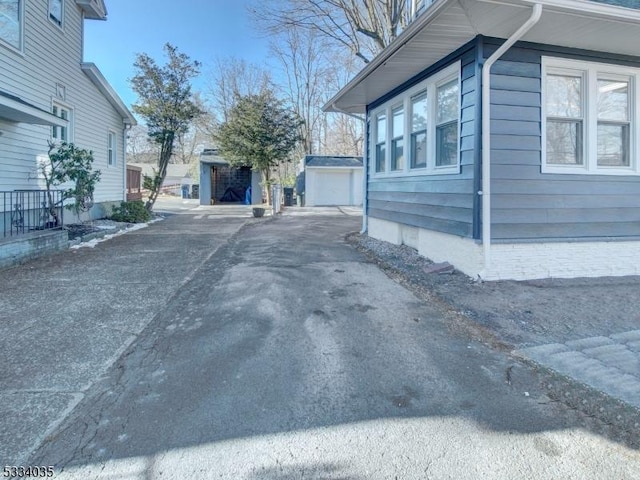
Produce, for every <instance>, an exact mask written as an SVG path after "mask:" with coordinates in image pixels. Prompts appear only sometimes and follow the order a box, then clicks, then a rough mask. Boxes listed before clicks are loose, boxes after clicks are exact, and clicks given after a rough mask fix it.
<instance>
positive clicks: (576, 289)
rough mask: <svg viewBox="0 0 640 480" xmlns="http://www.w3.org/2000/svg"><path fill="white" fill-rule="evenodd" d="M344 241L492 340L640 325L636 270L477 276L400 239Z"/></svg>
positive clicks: (571, 335) (567, 336)
mask: <svg viewBox="0 0 640 480" xmlns="http://www.w3.org/2000/svg"><path fill="white" fill-rule="evenodd" d="M347 241H348V242H349V243H351V244H352V245H354V246H355V247H356V248H358V249H359V250H361V251H362V252H364V253H365V254H367V255H368V256H369V258H370V259H371V260H372V261H374V262H375V263H377V264H378V265H379V266H380V267H381V268H383V270H385V271H386V272H387V273H388V274H390V275H391V276H393V277H395V278H396V279H398V280H399V281H402V282H403V283H405V284H406V285H407V286H409V287H410V288H412V289H413V290H414V291H419V292H421V293H422V295H423V296H427V297H428V298H430V299H432V300H434V301H438V302H441V303H442V304H444V305H445V306H446V307H447V308H448V310H449V312H450V316H451V317H452V318H451V319H452V320H455V322H458V323H459V324H460V326H461V327H462V328H464V329H466V330H467V331H468V330H469V329H471V330H475V333H476V334H477V335H479V336H481V337H483V338H484V340H485V341H489V342H490V343H492V344H494V346H503V347H504V348H509V349H511V348H523V347H526V346H532V345H540V344H546V343H555V342H561V343H564V342H566V341H568V340H576V339H579V338H585V337H592V336H598V335H604V336H608V335H611V334H614V333H619V332H625V331H629V330H637V329H639V328H640V309H638V305H640V277H638V276H633V277H606V278H579V279H545V280H532V281H521V282H516V281H496V282H477V281H474V280H473V279H471V278H469V277H467V276H466V275H464V274H463V273H461V272H458V271H455V270H454V271H453V272H450V271H448V270H446V269H444V271H442V269H440V268H435V269H434V264H433V262H431V261H430V260H429V259H427V258H425V257H422V256H420V255H419V254H418V252H417V251H416V250H414V249H413V248H410V247H407V246H406V245H392V244H390V243H387V242H383V241H380V240H376V239H373V238H370V237H368V236H364V235H360V234H357V233H354V234H350V235H348V237H347ZM434 270H435V272H434ZM430 271H431V272H432V273H428V272H430ZM438 271H440V272H441V273H438Z"/></svg>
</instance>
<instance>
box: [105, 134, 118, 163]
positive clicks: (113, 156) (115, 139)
mask: <svg viewBox="0 0 640 480" xmlns="http://www.w3.org/2000/svg"><path fill="white" fill-rule="evenodd" d="M111 138H113V145H112V144H111ZM112 153H113V154H112ZM112 159H113V160H112ZM117 165H118V136H117V135H116V132H115V131H114V130H109V131H108V132H107V167H115V166H117Z"/></svg>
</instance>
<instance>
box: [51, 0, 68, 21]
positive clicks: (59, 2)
mask: <svg viewBox="0 0 640 480" xmlns="http://www.w3.org/2000/svg"><path fill="white" fill-rule="evenodd" d="M63 5H64V3H63V0H49V19H50V20H51V21H52V22H53V23H55V24H56V25H58V26H59V27H62V14H63Z"/></svg>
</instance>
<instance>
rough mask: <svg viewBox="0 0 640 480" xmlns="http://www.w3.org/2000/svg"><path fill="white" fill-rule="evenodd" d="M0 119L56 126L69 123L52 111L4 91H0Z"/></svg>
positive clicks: (64, 125) (63, 125)
mask: <svg viewBox="0 0 640 480" xmlns="http://www.w3.org/2000/svg"><path fill="white" fill-rule="evenodd" d="M0 120H7V121H9V122H16V123H29V124H31V125H49V126H57V127H66V126H67V125H68V124H69V122H67V121H66V120H63V119H62V118H58V117H56V116H55V115H53V114H52V113H49V112H46V111H44V110H42V109H40V108H38V107H36V106H34V105H31V104H30V103H27V102H25V101H24V100H22V99H20V98H18V97H15V96H13V95H9V94H7V93H4V92H0Z"/></svg>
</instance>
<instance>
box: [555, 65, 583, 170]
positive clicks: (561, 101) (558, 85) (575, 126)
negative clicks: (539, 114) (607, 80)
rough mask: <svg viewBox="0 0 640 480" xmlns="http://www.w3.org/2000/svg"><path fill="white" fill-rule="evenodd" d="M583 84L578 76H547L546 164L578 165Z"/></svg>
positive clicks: (581, 159) (580, 152) (580, 158)
mask: <svg viewBox="0 0 640 480" xmlns="http://www.w3.org/2000/svg"><path fill="white" fill-rule="evenodd" d="M583 84H584V80H583V77H582V75H581V74H579V75H575V74H573V75H569V74H564V75H559V74H558V75H548V76H547V101H546V108H547V162H548V163H550V164H554V165H582V164H583V163H584V162H583V155H582V143H583V142H582V138H583V135H582V132H583V123H584V122H583V108H582V104H583V92H584V86H583Z"/></svg>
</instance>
